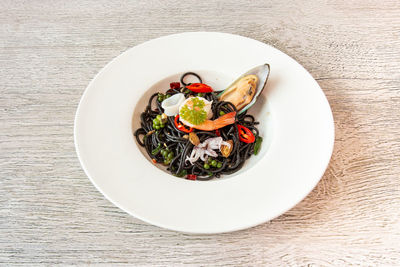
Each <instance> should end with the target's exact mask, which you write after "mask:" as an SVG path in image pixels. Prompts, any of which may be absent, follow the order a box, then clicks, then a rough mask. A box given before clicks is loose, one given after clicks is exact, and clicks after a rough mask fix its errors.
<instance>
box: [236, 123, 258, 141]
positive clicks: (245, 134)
mask: <svg viewBox="0 0 400 267" xmlns="http://www.w3.org/2000/svg"><path fill="white" fill-rule="evenodd" d="M237 127H238V131H239V139H240V141H242V142H245V143H247V144H249V143H253V142H254V141H255V140H256V138H255V137H254V134H253V133H252V132H251V131H250V130H249V129H248V128H246V127H244V126H243V125H240V124H238V125H237Z"/></svg>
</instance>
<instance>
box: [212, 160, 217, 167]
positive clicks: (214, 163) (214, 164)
mask: <svg viewBox="0 0 400 267" xmlns="http://www.w3.org/2000/svg"><path fill="white" fill-rule="evenodd" d="M211 166H213V167H217V161H216V160H215V159H213V160H212V161H211Z"/></svg>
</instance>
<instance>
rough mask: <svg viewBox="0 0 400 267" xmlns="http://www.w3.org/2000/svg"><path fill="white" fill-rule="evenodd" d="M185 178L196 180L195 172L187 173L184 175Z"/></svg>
mask: <svg viewBox="0 0 400 267" xmlns="http://www.w3.org/2000/svg"><path fill="white" fill-rule="evenodd" d="M186 178H187V179H189V180H193V181H194V180H196V178H197V175H196V174H188V175H186Z"/></svg>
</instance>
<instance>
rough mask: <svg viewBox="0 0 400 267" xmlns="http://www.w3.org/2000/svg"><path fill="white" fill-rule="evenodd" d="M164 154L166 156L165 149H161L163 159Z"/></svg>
mask: <svg viewBox="0 0 400 267" xmlns="http://www.w3.org/2000/svg"><path fill="white" fill-rule="evenodd" d="M166 154H167V151H166V150H165V149H161V155H162V156H163V157H165V155H166Z"/></svg>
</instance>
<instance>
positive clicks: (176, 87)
mask: <svg viewBox="0 0 400 267" xmlns="http://www.w3.org/2000/svg"><path fill="white" fill-rule="evenodd" d="M169 87H170V88H171V89H179V88H180V87H181V83H180V82H175V83H170V84H169Z"/></svg>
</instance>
